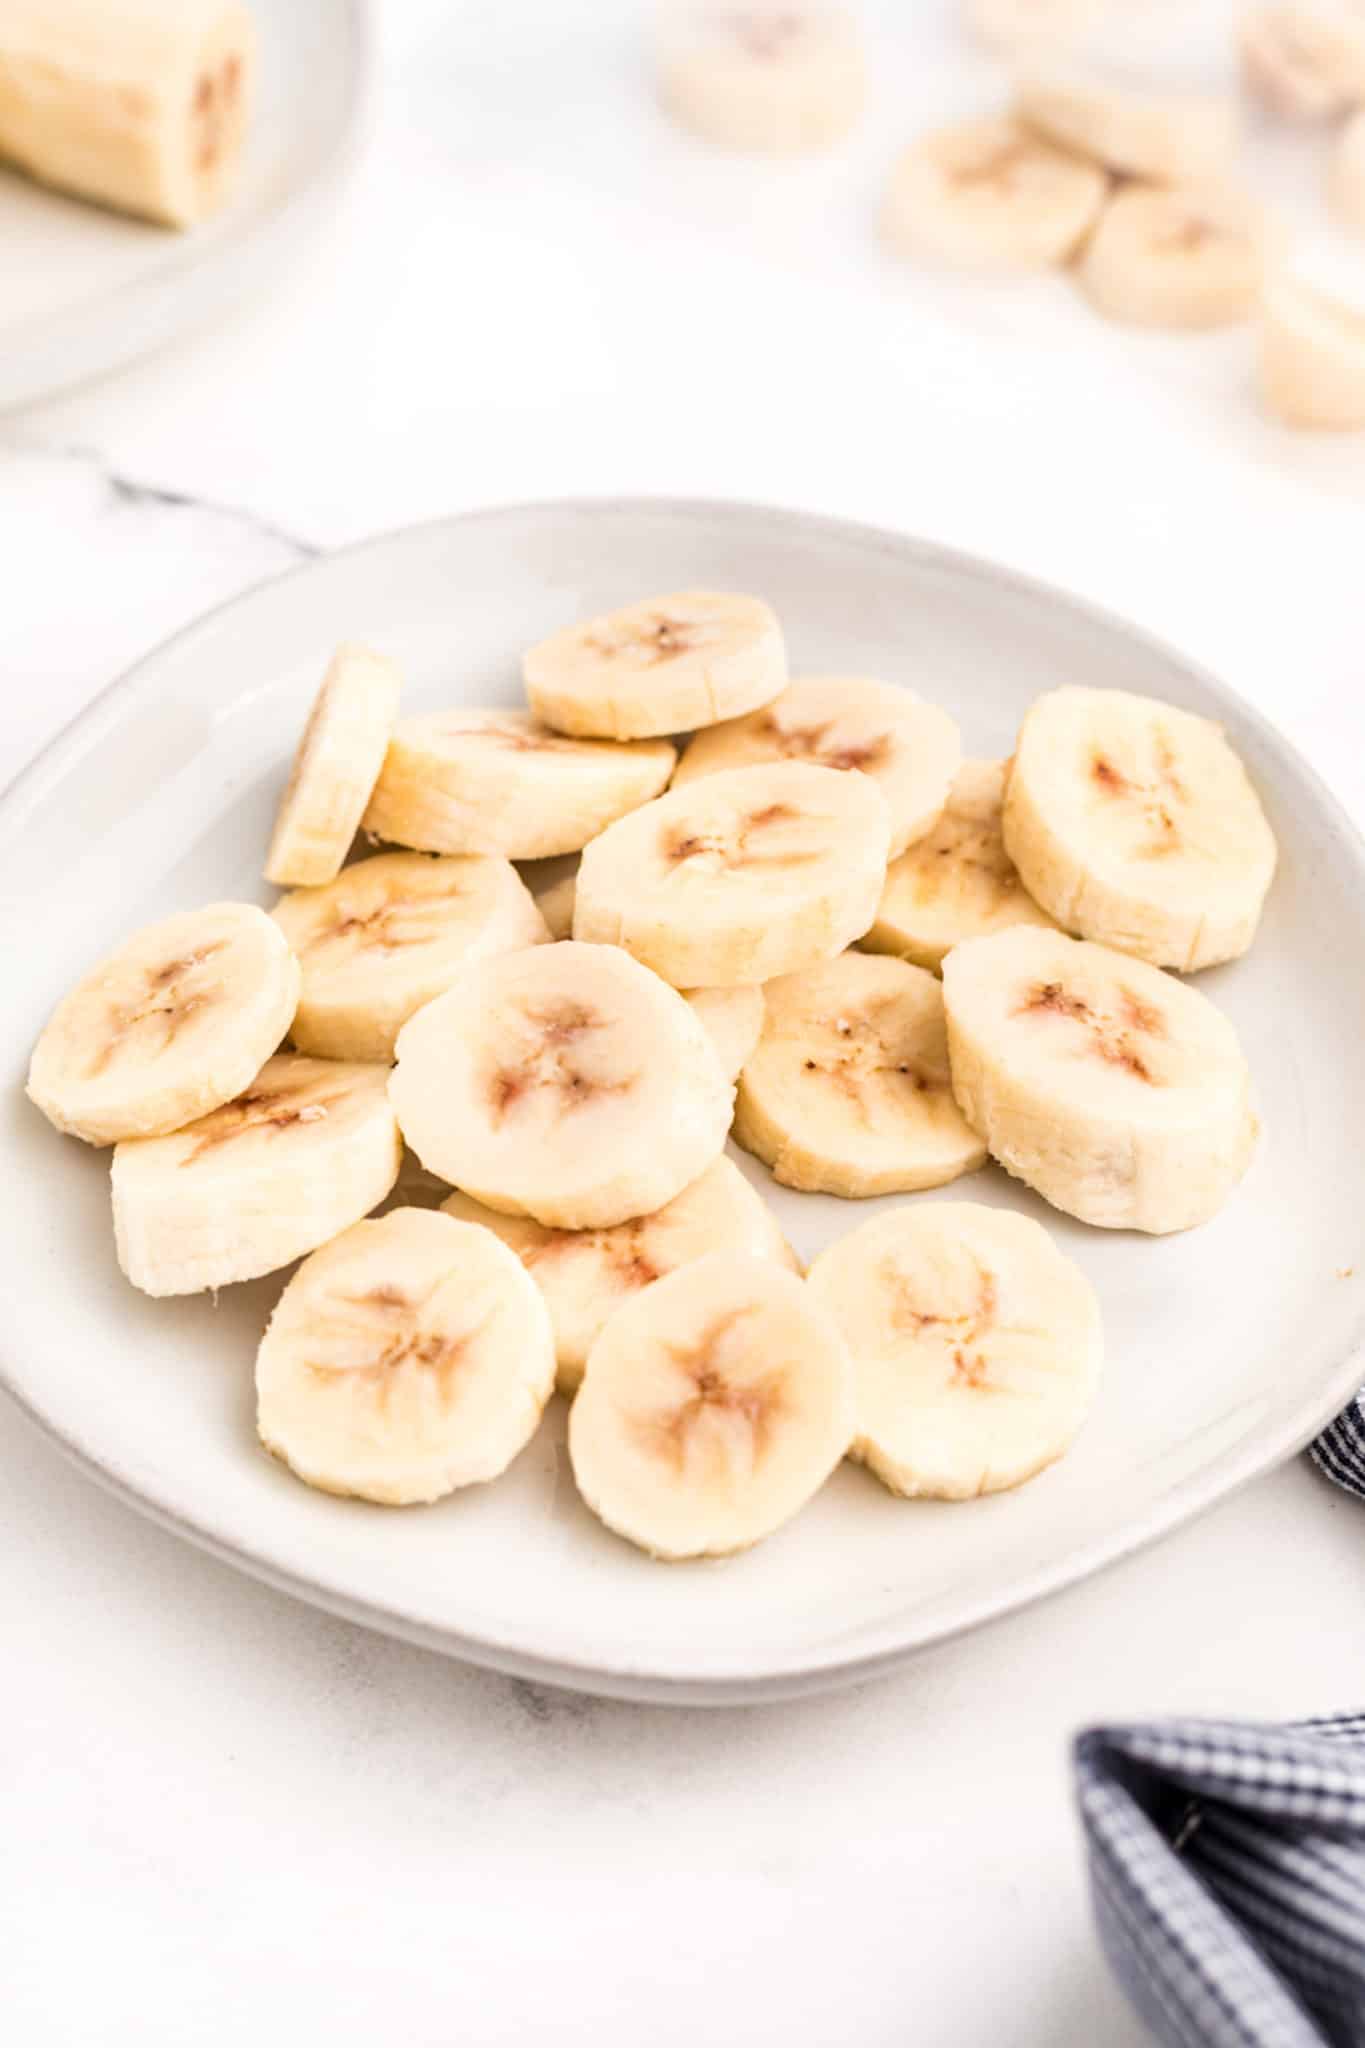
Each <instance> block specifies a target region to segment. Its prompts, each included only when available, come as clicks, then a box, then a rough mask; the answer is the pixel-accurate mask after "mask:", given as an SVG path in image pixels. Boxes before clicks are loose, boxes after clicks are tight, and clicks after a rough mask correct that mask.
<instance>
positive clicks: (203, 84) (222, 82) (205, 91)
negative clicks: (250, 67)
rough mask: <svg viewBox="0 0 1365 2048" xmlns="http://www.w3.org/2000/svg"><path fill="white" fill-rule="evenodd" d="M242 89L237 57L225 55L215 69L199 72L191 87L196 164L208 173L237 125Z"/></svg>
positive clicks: (204, 174) (199, 170)
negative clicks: (192, 92)
mask: <svg viewBox="0 0 1365 2048" xmlns="http://www.w3.org/2000/svg"><path fill="white" fill-rule="evenodd" d="M241 90H242V61H241V58H240V57H237V56H235V55H234V56H230V57H225V58H224V60H223V62H222V63H221V64H220V65H219V66H218V68H217V70H214V71H204V72H201V74H200V76H199V78H198V80H197V81H196V84H195V88H194V126H195V133H196V135H197V137H198V143H197V148H196V152H195V168H196V169H197V170H198V172H199V174H200V176H201V177H207V176H208V175H209V173H210V172H211V171H212V170H214V168H215V167H216V165H217V164H218V161H219V159H220V158H221V156H222V154H223V150H224V146H225V144H226V143H227V142H228V140H229V138H230V136H231V135H232V133H233V131H234V130H235V128H236V126H237V119H238V112H239V99H240V94H241Z"/></svg>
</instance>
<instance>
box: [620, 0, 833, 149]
mask: <svg viewBox="0 0 1365 2048" xmlns="http://www.w3.org/2000/svg"><path fill="white" fill-rule="evenodd" d="M864 68H865V67H864V60H863V46H862V37H861V35H860V33H859V30H858V24H857V21H856V19H855V18H854V16H853V15H852V14H850V13H849V12H848V11H847V10H846V9H844V8H839V7H817V6H784V5H781V4H779V0H747V4H746V5H745V6H743V7H740V8H734V9H731V10H729V11H727V10H725V9H724V8H716V7H712V6H707V5H704V4H703V5H699V4H697V0H667V4H665V5H664V6H663V8H662V9H661V19H660V25H659V92H660V96H661V98H662V100H663V103H664V105H665V107H667V109H668V111H669V112H670V113H671V114H672V115H673V116H674V117H675V118H676V119H677V120H678V121H680V122H681V123H682V125H683V126H684V127H685V128H690V129H691V130H692V131H693V133H694V134H697V135H701V136H703V137H704V138H705V139H706V140H707V141H708V142H716V143H719V144H720V145H721V146H722V147H723V148H726V149H737V150H749V151H756V152H763V153H766V154H770V155H779V156H791V155H796V154H800V153H801V152H804V151H808V150H819V149H827V148H828V147H829V146H830V145H831V144H832V143H835V142H838V141H841V140H842V138H843V137H844V136H845V135H847V134H848V132H849V130H850V129H851V128H852V127H853V126H854V124H855V123H856V121H857V119H858V116H859V114H860V113H861V112H862V107H863V98H864V94H865V90H866V80H865V76H864Z"/></svg>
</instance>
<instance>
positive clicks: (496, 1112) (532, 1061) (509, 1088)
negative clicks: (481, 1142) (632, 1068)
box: [488, 999, 636, 1129]
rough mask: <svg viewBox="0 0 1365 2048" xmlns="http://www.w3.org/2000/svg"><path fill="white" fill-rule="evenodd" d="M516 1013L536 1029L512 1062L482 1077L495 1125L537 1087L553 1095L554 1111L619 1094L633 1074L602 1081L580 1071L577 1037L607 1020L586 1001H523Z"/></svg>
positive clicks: (562, 1111)
mask: <svg viewBox="0 0 1365 2048" xmlns="http://www.w3.org/2000/svg"><path fill="white" fill-rule="evenodd" d="M522 1015H523V1016H524V1018H525V1019H526V1022H527V1023H528V1024H529V1025H530V1026H531V1027H532V1029H533V1031H534V1032H535V1034H536V1042H535V1044H534V1045H533V1046H532V1047H531V1048H530V1049H529V1050H528V1051H527V1052H525V1053H524V1054H523V1055H522V1057H521V1058H520V1059H519V1060H516V1061H515V1062H504V1063H502V1064H500V1065H498V1066H495V1067H494V1069H493V1072H492V1075H491V1076H490V1079H489V1083H488V1107H489V1111H490V1115H491V1118H492V1122H493V1126H494V1128H495V1129H498V1128H500V1127H501V1125H502V1124H503V1123H504V1121H505V1120H506V1118H507V1117H508V1116H509V1115H510V1114H511V1112H512V1111H513V1110H514V1109H516V1108H517V1106H518V1105H519V1104H522V1103H524V1102H526V1101H527V1100H528V1099H529V1098H530V1097H532V1096H535V1095H537V1094H540V1093H542V1092H545V1093H549V1094H551V1095H553V1096H555V1097H556V1098H557V1102H558V1107H559V1112H560V1114H561V1115H565V1114H567V1113H568V1112H569V1111H571V1110H575V1109H582V1108H584V1107H585V1106H586V1104H588V1103H589V1102H592V1101H594V1100H595V1099H596V1098H597V1097H599V1096H603V1095H624V1094H626V1093H627V1092H628V1091H629V1090H630V1088H631V1087H633V1085H634V1082H635V1079H636V1077H635V1075H633V1074H632V1075H630V1076H628V1077H627V1078H626V1079H624V1080H619V1081H604V1080H601V1079H600V1078H598V1077H595V1076H593V1075H590V1074H586V1073H585V1072H584V1071H583V1066H582V1062H581V1058H580V1049H581V1045H582V1041H583V1040H584V1039H585V1038H587V1037H589V1036H590V1035H591V1034H592V1033H593V1032H594V1031H601V1030H603V1029H604V1028H605V1026H606V1024H607V1022H608V1020H607V1019H606V1018H605V1017H602V1016H600V1015H599V1014H598V1012H597V1011H595V1010H592V1009H590V1008H589V1007H588V1005H587V1004H586V1003H580V1002H574V1001H572V1000H570V999H565V1000H564V1001H562V1002H557V1003H549V1004H523V1005H522Z"/></svg>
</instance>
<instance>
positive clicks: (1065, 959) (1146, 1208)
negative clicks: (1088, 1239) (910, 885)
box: [943, 925, 1257, 1233]
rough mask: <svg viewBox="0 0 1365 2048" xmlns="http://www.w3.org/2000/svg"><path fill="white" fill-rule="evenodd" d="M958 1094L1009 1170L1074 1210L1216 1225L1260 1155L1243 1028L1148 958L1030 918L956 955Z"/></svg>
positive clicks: (946, 989) (953, 1056)
mask: <svg viewBox="0 0 1365 2048" xmlns="http://www.w3.org/2000/svg"><path fill="white" fill-rule="evenodd" d="M943 997H944V1004H945V1008H946V1012H947V1019H948V1052H949V1058H950V1061H951V1066H952V1076H953V1091H954V1093H955V1094H956V1096H957V1100H958V1103H959V1104H960V1106H961V1108H962V1112H963V1114H964V1116H965V1117H966V1119H967V1121H968V1123H969V1124H970V1125H971V1126H972V1129H973V1130H975V1131H979V1132H980V1133H981V1136H982V1137H983V1138H984V1140H985V1142H986V1144H987V1146H988V1147H989V1149H990V1152H991V1156H992V1157H993V1158H995V1159H998V1160H999V1162H1000V1164H1001V1165H1002V1166H1003V1167H1005V1169H1006V1170H1007V1171H1008V1172H1010V1173H1012V1174H1014V1175H1015V1176H1016V1178H1017V1179H1019V1180H1022V1181H1025V1182H1027V1184H1028V1185H1029V1187H1031V1188H1035V1189H1036V1190H1037V1192H1038V1193H1039V1194H1040V1195H1042V1196H1044V1197H1045V1198H1046V1200H1048V1201H1049V1202H1051V1203H1052V1204H1053V1206H1054V1207H1055V1208H1058V1209H1063V1210H1065V1211H1066V1213H1067V1214H1068V1215H1070V1216H1078V1217H1079V1218H1080V1220H1081V1221H1082V1222H1083V1223H1093V1224H1097V1225H1098V1226H1099V1227H1100V1228H1102V1229H1106V1230H1145V1231H1151V1232H1156V1233H1161V1232H1166V1231H1171V1230H1188V1229H1190V1228H1191V1226H1192V1225H1194V1224H1196V1223H1205V1222H1207V1221H1208V1219H1209V1217H1211V1216H1212V1215H1214V1214H1215V1213H1216V1211H1217V1210H1218V1209H1220V1208H1221V1207H1222V1205H1223V1203H1224V1202H1225V1201H1226V1200H1227V1198H1228V1196H1229V1195H1230V1194H1231V1193H1232V1190H1233V1189H1234V1187H1235V1186H1236V1185H1237V1183H1238V1181H1239V1180H1240V1179H1241V1178H1242V1175H1243V1173H1244V1172H1245V1171H1246V1168H1247V1166H1248V1165H1249V1163H1250V1160H1251V1155H1252V1152H1253V1150H1254V1149H1255V1142H1256V1133H1257V1123H1256V1118H1255V1116H1254V1115H1253V1114H1252V1110H1251V1107H1250V1078H1249V1075H1248V1072H1247V1063H1246V1060H1245V1058H1244V1057H1243V1055H1242V1050H1241V1047H1240V1046H1239V1044H1238V1042H1237V1034H1236V1032H1235V1031H1234V1030H1233V1028H1232V1025H1231V1024H1230V1023H1229V1022H1228V1020H1227V1018H1226V1017H1225V1016H1223V1014H1222V1013H1221V1011H1219V1010H1216V1009H1215V1008H1214V1006H1213V1004H1212V1003H1211V1002H1210V1001H1209V1000H1208V998H1207V997H1206V996H1202V995H1200V994H1199V992H1198V990H1197V989H1194V988H1191V987H1190V986H1189V985H1188V984H1187V983H1185V982H1182V981H1177V980H1176V979H1175V977H1174V976H1173V975H1169V974H1163V973H1162V971H1161V970H1160V968H1157V967H1149V966H1148V965H1147V963H1146V962H1145V961H1142V960H1133V959H1129V958H1127V957H1126V956H1125V955H1124V954H1122V953H1113V952H1111V951H1110V950H1109V948H1108V947H1107V946H1094V945H1089V944H1087V943H1085V942H1083V941H1081V940H1078V939H1069V938H1067V937H1065V936H1064V934H1062V933H1061V932H1044V931H1034V930H1031V929H1029V928H1028V927H1027V926H1023V925H1021V926H1018V927H1016V929H1015V930H1013V931H1008V932H1000V933H998V934H997V935H996V936H995V937H994V938H989V939H969V940H968V941H967V942H966V944H965V945H961V946H958V947H956V948H955V949H954V950H953V951H952V952H951V953H950V954H949V955H948V957H947V959H946V960H945V961H944V963H943Z"/></svg>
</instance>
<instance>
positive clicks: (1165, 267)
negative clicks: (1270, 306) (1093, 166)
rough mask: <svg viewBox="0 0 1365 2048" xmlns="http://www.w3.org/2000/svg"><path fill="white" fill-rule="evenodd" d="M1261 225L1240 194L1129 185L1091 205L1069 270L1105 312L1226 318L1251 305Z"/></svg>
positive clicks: (1206, 322)
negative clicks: (1095, 216) (1100, 207)
mask: <svg viewBox="0 0 1365 2048" xmlns="http://www.w3.org/2000/svg"><path fill="white" fill-rule="evenodd" d="M1267 233H1268V229H1267V224H1266V220H1265V216H1264V214H1263V213H1262V211H1261V209H1260V208H1259V207H1257V206H1255V205H1254V204H1253V203H1252V202H1251V200H1250V199H1249V198H1247V197H1246V196H1245V195H1243V194H1240V193H1236V192H1232V191H1229V190H1222V191H1218V192H1215V191H1212V190H1206V191H1203V192H1191V191H1181V190H1177V189H1175V188H1174V187H1166V186H1158V185H1128V186H1126V187H1125V188H1124V189H1123V190H1122V191H1119V192H1116V193H1115V194H1114V196H1113V198H1112V199H1110V201H1109V203H1108V204H1107V206H1106V207H1105V209H1104V212H1103V213H1102V214H1101V215H1100V219H1099V222H1098V224H1097V226H1096V228H1095V231H1094V233H1093V234H1092V235H1091V236H1090V239H1089V240H1088V242H1087V243H1086V245H1085V248H1084V251H1083V252H1082V254H1081V258H1080V261H1079V263H1078V264H1077V266H1076V275H1077V278H1078V279H1079V282H1080V286H1081V289H1082V291H1083V292H1084V293H1085V295H1086V297H1087V298H1088V299H1089V301H1090V303H1091V305H1092V306H1094V307H1095V308H1096V310H1097V311H1099V312H1101V313H1103V314H1105V315H1106V316H1107V317H1108V318H1109V319H1111V320H1120V321H1124V322H1126V323H1128V324H1129V325H1131V326H1135V327H1183V328H1207V327H1227V326H1231V325H1232V324H1234V323H1235V322H1237V321H1239V320H1247V319H1250V317H1251V315H1252V314H1253V312H1254V311H1255V309H1256V304H1257V299H1258V296H1259V293H1260V288H1261V278H1262V274H1263V271H1264V268H1265V244H1266V238H1267Z"/></svg>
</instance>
